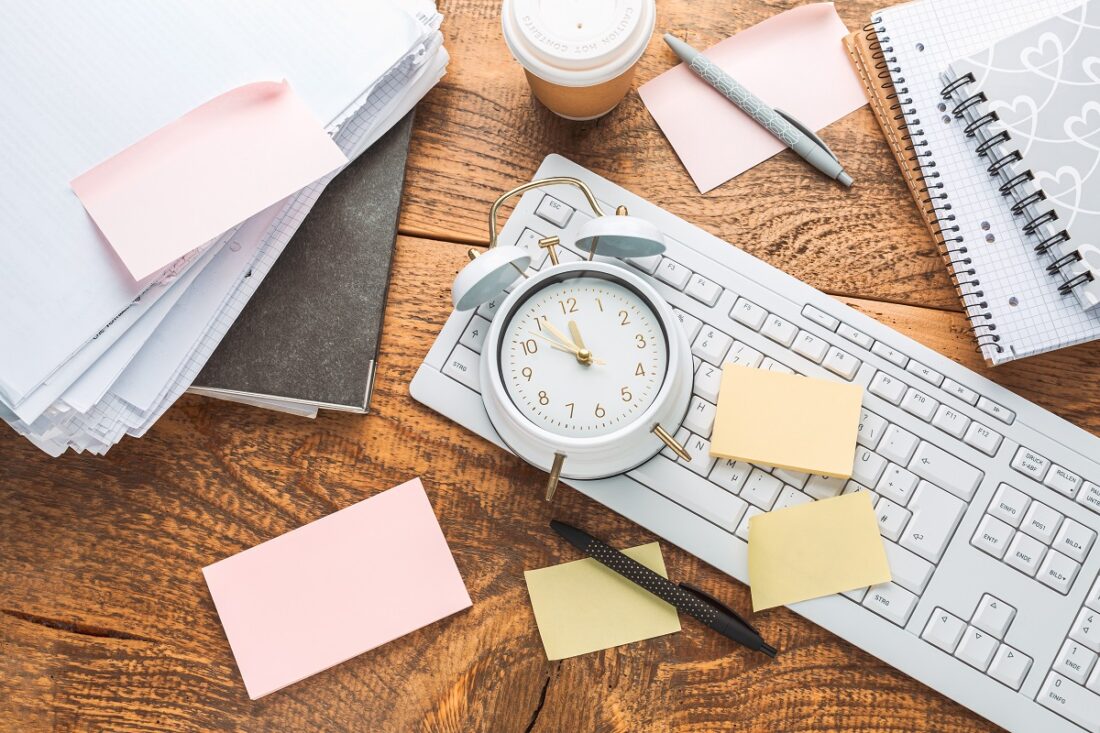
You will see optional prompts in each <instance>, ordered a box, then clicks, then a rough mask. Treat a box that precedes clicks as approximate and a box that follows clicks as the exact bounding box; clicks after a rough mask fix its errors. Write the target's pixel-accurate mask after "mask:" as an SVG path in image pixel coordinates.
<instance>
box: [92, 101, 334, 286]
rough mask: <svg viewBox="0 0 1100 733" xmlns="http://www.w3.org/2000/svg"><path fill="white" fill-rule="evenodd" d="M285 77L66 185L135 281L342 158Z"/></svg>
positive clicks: (168, 128) (193, 115)
mask: <svg viewBox="0 0 1100 733" xmlns="http://www.w3.org/2000/svg"><path fill="white" fill-rule="evenodd" d="M347 162H348V161H347V157H346V156H345V155H344V154H343V153H342V152H341V151H340V148H339V147H337V146H336V143H334V142H333V141H332V138H330V137H329V136H328V134H327V133H326V132H325V130H324V127H323V125H322V124H321V123H320V122H319V121H318V120H317V118H315V117H314V116H313V113H312V112H310V110H309V108H308V107H306V105H305V103H304V102H303V101H302V100H301V99H300V98H299V97H298V95H296V94H295V93H294V91H293V90H292V89H291V88H290V85H289V84H287V83H286V82H285V81H284V82H281V83H279V82H257V83H254V84H246V85H245V86H242V87H237V88H236V89H232V90H230V91H228V92H226V93H225V94H222V95H221V96H218V97H215V98H214V99H212V100H210V101H209V102H206V103H205V104H203V105H200V106H199V107H197V108H195V109H193V110H191V111H190V112H187V114H185V115H183V117H180V118H179V119H178V120H176V121H175V122H171V123H169V124H168V125H165V126H164V127H162V128H161V129H159V130H157V131H156V132H154V133H152V134H150V135H148V136H147V137H145V138H144V139H142V140H140V141H138V142H136V143H134V144H133V145H131V146H130V147H128V148H126V149H125V150H123V151H122V152H120V153H118V154H117V155H115V156H113V157H111V158H109V159H107V160H105V161H103V162H102V163H100V164H99V165H97V166H96V167H95V168H92V169H91V170H89V171H87V172H86V173H84V174H82V175H80V176H78V177H77V178H75V179H74V180H73V181H72V183H71V185H72V189H73V191H75V192H76V195H77V196H78V197H79V198H80V201H81V203H83V204H84V208H85V209H86V210H87V211H88V213H89V214H90V215H91V217H92V219H93V220H95V223H96V224H97V225H98V226H99V229H100V231H101V232H103V235H104V236H105V237H106V238H107V241H108V242H110V244H111V246H112V247H113V248H114V250H115V252H117V253H118V256H119V257H120V258H121V259H122V261H123V263H125V265H126V267H127V269H129V271H130V274H131V275H133V277H134V279H136V280H142V279H144V278H146V277H147V276H149V275H152V274H154V273H156V272H158V271H160V270H161V269H163V268H164V267H166V266H167V265H169V264H170V263H172V262H173V261H174V260H176V259H177V258H179V257H182V256H183V255H185V254H187V253H188V252H190V251H192V250H194V249H195V248H197V247H200V246H202V245H203V244H205V243H207V242H209V241H210V240H212V239H214V238H215V237H217V236H218V235H220V234H222V233H223V232H225V231H227V230H229V229H232V228H233V227H234V226H236V225H237V224H239V223H241V222H242V221H244V220H245V219H247V218H248V217H250V216H252V215H253V214H255V213H256V212H258V211H261V210H263V209H265V208H267V207H268V206H270V205H271V204H273V203H275V202H276V201H279V200H280V199H283V198H285V197H287V196H289V195H290V194H292V193H294V192H295V191H297V190H298V189H300V188H304V187H305V186H308V185H309V184H310V183H312V182H313V181H316V180H317V179H318V178H321V177H322V176H324V175H326V174H328V173H331V172H332V171H334V170H336V169H337V168H339V167H340V166H342V165H345V164H346V163H347Z"/></svg>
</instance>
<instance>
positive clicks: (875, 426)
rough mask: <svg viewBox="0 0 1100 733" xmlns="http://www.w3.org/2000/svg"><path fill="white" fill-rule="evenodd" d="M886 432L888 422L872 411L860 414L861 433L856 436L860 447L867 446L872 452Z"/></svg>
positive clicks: (862, 411)
mask: <svg viewBox="0 0 1100 733" xmlns="http://www.w3.org/2000/svg"><path fill="white" fill-rule="evenodd" d="M885 430H886V420H885V419H884V418H882V417H880V416H879V415H876V414H875V413H873V412H871V411H870V410H866V409H864V410H860V413H859V433H858V434H857V435H856V442H857V443H859V444H860V445H865V446H867V447H868V448H870V449H871V450H874V449H875V446H877V445H878V441H879V439H881V438H882V434H883V432H885Z"/></svg>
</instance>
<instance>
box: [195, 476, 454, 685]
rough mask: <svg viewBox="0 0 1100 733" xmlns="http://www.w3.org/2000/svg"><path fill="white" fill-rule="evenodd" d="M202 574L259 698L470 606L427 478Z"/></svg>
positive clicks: (235, 653) (240, 664)
mask: <svg viewBox="0 0 1100 733" xmlns="http://www.w3.org/2000/svg"><path fill="white" fill-rule="evenodd" d="M202 572H203V575H205V576H206V584H207V586H209V588H210V595H211V596H212V597H213V598H214V605H215V607H217V609H218V616H219V617H220V618H221V622H222V626H223V627H224V628H225V635H226V637H228V639H229V645H230V647H232V649H233V657H234V658H235V659H236V660H237V668H238V669H240V671H241V677H243V678H244V685H245V688H246V689H247V690H248V696H249V697H250V698H251V699H253V700H255V699H256V698H258V697H262V696H264V695H266V694H268V693H270V692H274V691H275V690H278V689H280V688H282V687H286V686H287V685H289V684H291V683H293V682H297V681H298V680H301V679H304V678H306V677H309V676H310V675H313V674H316V673H317V672H320V671H322V670H325V669H328V668H329V667H332V666H333V665H336V664H339V663H340V662H343V661H346V660H348V659H351V658H352V657H354V656H357V655H359V654H362V653H363V652H365V651H368V650H370V649H374V648H375V647H378V646H381V645H382V644H385V643H386V642H389V641H393V640H394V639H397V638H398V637H401V636H404V635H405V634H408V633H410V632H412V631H415V630H416V629H419V628H421V627H423V626H427V625H428V624H430V623H433V622H435V621H438V620H439V619H441V618H444V617H446V616H449V615H451V614H453V613H455V612H457V611H461V610H462V609H464V608H469V607H470V605H471V604H470V596H469V594H468V593H467V592H466V586H465V585H464V584H463V582H462V577H461V576H460V575H459V574H458V567H457V566H456V565H455V561H454V558H453V557H452V556H451V551H450V549H449V548H448V547H447V540H446V539H445V538H444V537H443V532H442V531H441V530H440V528H439V523H438V522H437V521H436V518H435V514H434V513H433V511H432V507H431V504H429V503H428V497H427V495H426V494H425V493H424V487H423V486H422V485H421V483H420V479H413V480H412V481H409V482H407V483H404V484H401V485H400V486H395V487H394V488H392V489H389V490H388V491H383V492H382V493H380V494H377V495H376V496H372V497H371V498H369V499H366V500H365V501H361V502H359V503H358V504H353V505H352V506H350V507H348V508H346V509H342V510H340V511H338V512H336V513H334V514H330V515H329V516H327V517H323V518H322V519H318V520H317V521H315V522H311V523H310V524H307V525H305V526H303V527H299V528H298V529H295V530H293V531H291V532H288V533H286V534H284V535H282V536H281V537H276V538H275V539H272V540H268V541H267V542H264V543H263V544H261V545H257V546H256V547H253V548H251V549H248V550H245V551H244V552H241V553H239V554H237V555H233V556H232V557H228V558H226V559H225V560H221V561H220V562H216V563H214V564H213V565H208V566H206V567H205V568H203V571H202Z"/></svg>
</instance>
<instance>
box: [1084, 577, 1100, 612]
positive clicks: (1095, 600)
mask: <svg viewBox="0 0 1100 733" xmlns="http://www.w3.org/2000/svg"><path fill="white" fill-rule="evenodd" d="M1085 605H1086V606H1088V607H1089V608H1091V609H1092V610H1093V611H1100V576H1097V578H1096V582H1095V583H1093V584H1092V590H1090V591H1089V594H1088V595H1087V596H1085Z"/></svg>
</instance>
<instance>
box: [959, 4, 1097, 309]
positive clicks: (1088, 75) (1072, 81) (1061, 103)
mask: <svg viewBox="0 0 1100 733" xmlns="http://www.w3.org/2000/svg"><path fill="white" fill-rule="evenodd" d="M943 82H944V84H945V85H946V86H945V87H944V90H943V94H944V96H945V97H950V99H951V101H952V102H954V103H955V106H954V107H953V112H954V110H958V112H957V114H958V115H961V116H962V117H963V118H965V119H966V121H967V126H966V129H967V130H970V131H971V132H972V133H973V138H972V142H973V144H974V150H975V152H976V154H977V155H979V156H980V157H982V158H983V159H984V161H985V162H986V163H988V168H987V170H988V171H989V172H990V175H991V176H994V183H995V185H997V186H998V190H999V191H1000V192H1001V193H1003V194H1004V197H1005V202H1006V203H1007V204H1008V205H1009V206H1010V207H1011V210H1012V213H1013V214H1015V215H1016V217H1017V219H1018V220H1019V221H1020V226H1021V228H1022V229H1023V231H1024V233H1025V234H1026V235H1028V236H1027V239H1028V241H1029V243H1033V244H1034V249H1035V250H1036V252H1037V253H1038V254H1039V255H1045V256H1047V257H1048V258H1049V264H1048V265H1047V271H1048V272H1050V273H1051V275H1054V276H1056V277H1057V279H1058V281H1059V289H1060V290H1061V291H1062V292H1063V293H1073V294H1074V295H1076V296H1077V298H1078V299H1079V300H1080V301H1081V306H1082V307H1084V308H1092V307H1094V306H1096V305H1097V304H1100V170H1097V169H1098V168H1100V0H1094V1H1093V2H1087V3H1084V4H1083V5H1079V6H1077V7H1076V8H1073V9H1072V10H1070V11H1069V12H1066V13H1062V14H1059V15H1055V16H1053V17H1051V18H1047V19H1046V20H1044V21H1042V22H1041V23H1038V24H1037V25H1034V26H1032V27H1030V28H1028V29H1027V30H1024V31H1020V32H1019V33H1015V34H1013V35H1011V36H1008V37H1007V38H1003V39H1001V40H1000V41H998V42H996V43H994V44H993V45H992V46H990V47H989V48H987V49H984V50H983V51H981V52H979V53H977V54H974V55H973V56H969V57H967V58H965V59H961V60H959V61H956V62H954V63H952V64H951V65H950V66H949V67H948V70H947V73H946V74H944V75H943Z"/></svg>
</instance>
